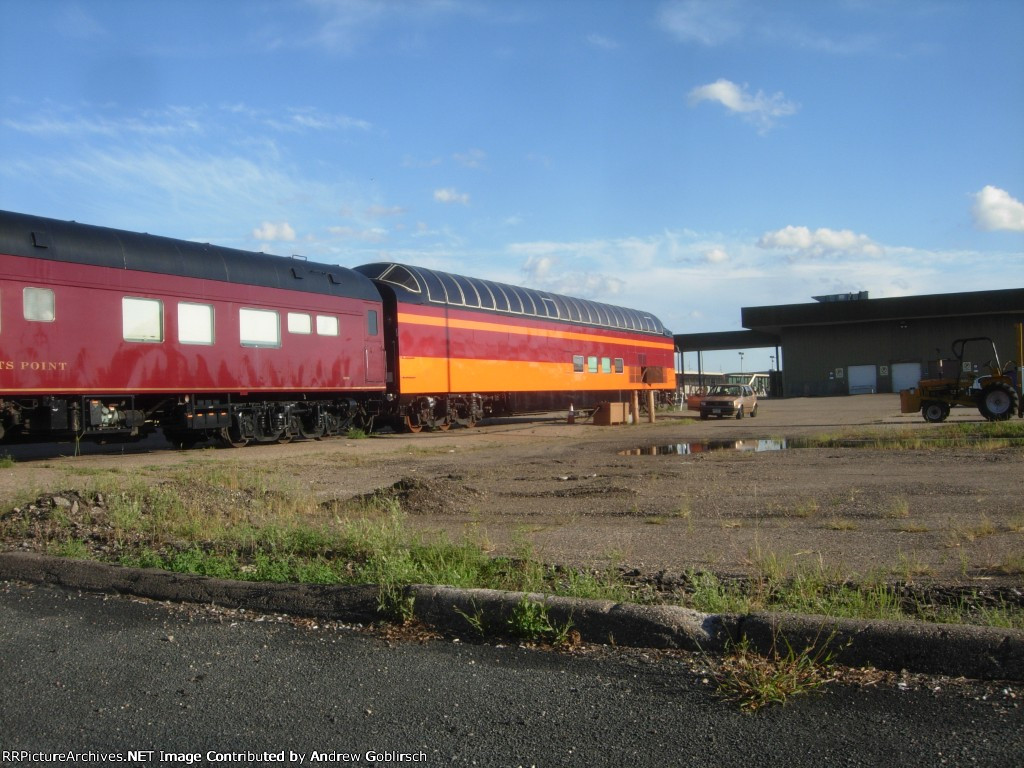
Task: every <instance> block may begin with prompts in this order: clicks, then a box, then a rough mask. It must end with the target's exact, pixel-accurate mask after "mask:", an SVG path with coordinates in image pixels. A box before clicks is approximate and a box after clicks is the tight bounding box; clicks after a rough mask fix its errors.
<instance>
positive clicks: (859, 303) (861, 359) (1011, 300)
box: [675, 288, 1024, 397]
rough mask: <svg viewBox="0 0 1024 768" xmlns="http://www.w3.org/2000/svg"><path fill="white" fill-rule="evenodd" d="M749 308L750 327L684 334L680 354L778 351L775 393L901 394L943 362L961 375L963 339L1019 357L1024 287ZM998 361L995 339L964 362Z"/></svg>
mask: <svg viewBox="0 0 1024 768" xmlns="http://www.w3.org/2000/svg"><path fill="white" fill-rule="evenodd" d="M740 312H741V322H742V325H743V327H744V328H745V329H747V330H745V331H730V332H725V333H697V334H678V335H676V336H675V342H676V349H677V351H680V352H697V353H698V360H699V359H700V353H701V352H703V351H708V350H721V349H747V348H755V347H775V348H776V353H775V356H774V359H775V360H776V361H778V364H777V366H776V367H777V368H778V369H779V370H777V371H773V372H772V373H771V378H772V384H771V389H772V394H773V395H775V396H782V397H807V396H819V395H852V394H864V393H870V392H899V391H900V390H901V389H907V388H909V387H913V386H915V385H916V384H917V382H918V381H919V380H920V379H921V378H925V377H930V376H938V375H939V372H940V361H944V362H943V363H942V365H943V367H944V371H945V373H946V375H951V373H952V372H953V371H952V367H950V366H951V364H952V363H951V361H953V359H954V355H953V351H952V343H953V341H954V340H955V339H963V338H969V337H977V336H987V337H989V338H991V339H992V340H993V341H994V342H995V344H996V348H997V351H998V354H999V360H1000V362H1001V363H1002V364H1005V363H1006V362H1007V361H1008V360H1013V359H1015V358H1016V355H1017V342H1016V334H1015V327H1014V326H1015V324H1016V323H1021V322H1024V288H1011V289H1006V290H998V291H973V292H970V293H940V294H931V295H924V296H904V297H899V298H889V299H871V298H869V297H868V294H867V293H866V292H861V293H852V294H838V295H833V296H818V297H815V301H814V302H813V303H804V304H783V305H777V306H765V307H743V308H742V309H741V310H740ZM991 358H992V346H991V345H990V344H985V343H975V342H972V343H970V344H968V345H967V348H966V352H965V359H964V362H963V365H964V367H965V368H966V367H968V366H970V369H971V370H978V369H980V368H983V367H985V366H986V365H987V363H988V361H989V360H990V359H991ZM1020 362H1021V361H1017V363H1018V364H1020Z"/></svg>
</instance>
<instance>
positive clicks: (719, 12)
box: [658, 0, 743, 46]
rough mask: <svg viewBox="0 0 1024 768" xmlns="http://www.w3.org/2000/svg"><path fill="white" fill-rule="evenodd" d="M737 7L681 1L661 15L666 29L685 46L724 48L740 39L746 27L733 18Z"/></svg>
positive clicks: (721, 1) (703, 0) (723, 0)
mask: <svg viewBox="0 0 1024 768" xmlns="http://www.w3.org/2000/svg"><path fill="white" fill-rule="evenodd" d="M733 7H734V3H731V2H728V1H727V0H717V1H714V2H708V0H681V2H673V3H667V4H666V5H664V6H663V7H662V9H661V11H660V13H659V14H658V22H659V23H660V24H661V26H662V28H663V29H665V30H666V31H668V32H669V33H670V34H672V35H674V36H675V37H677V38H679V39H680V40H682V41H683V42H685V43H690V42H695V43H701V44H702V45H706V46H715V45H720V44H722V43H724V42H726V41H727V40H731V39H732V38H734V37H737V36H739V35H740V34H741V33H742V31H743V25H742V23H741V22H740V21H739V20H738V19H737V18H736V17H735V16H734V14H733V12H732V11H733Z"/></svg>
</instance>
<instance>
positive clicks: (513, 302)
mask: <svg viewBox="0 0 1024 768" xmlns="http://www.w3.org/2000/svg"><path fill="white" fill-rule="evenodd" d="M505 295H506V296H508V311H509V312H512V313H513V314H516V315H521V314H523V313H524V312H525V311H526V308H525V307H524V306H523V297H522V295H521V294H520V293H519V290H518V289H517V288H516V287H515V286H514V285H506V286H505Z"/></svg>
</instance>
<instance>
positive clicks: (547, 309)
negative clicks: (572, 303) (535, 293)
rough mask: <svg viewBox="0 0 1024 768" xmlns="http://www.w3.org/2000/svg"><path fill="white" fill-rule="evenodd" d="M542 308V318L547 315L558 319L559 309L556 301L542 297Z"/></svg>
mask: <svg viewBox="0 0 1024 768" xmlns="http://www.w3.org/2000/svg"><path fill="white" fill-rule="evenodd" d="M540 301H541V306H540V307H538V308H539V309H541V310H542V312H541V316H542V317H543V316H544V315H547V316H548V317H558V307H557V306H555V300H554V299H549V298H548V297H547V296H541V297H540Z"/></svg>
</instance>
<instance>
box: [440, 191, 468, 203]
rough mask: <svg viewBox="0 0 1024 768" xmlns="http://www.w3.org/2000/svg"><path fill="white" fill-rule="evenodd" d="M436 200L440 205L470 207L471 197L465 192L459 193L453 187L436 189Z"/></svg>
mask: <svg viewBox="0 0 1024 768" xmlns="http://www.w3.org/2000/svg"><path fill="white" fill-rule="evenodd" d="M434 200H435V201H436V202H438V203H445V204H448V203H462V205H469V195H467V194H466V193H465V192H459V191H458V190H456V189H454V188H452V187H445V188H444V189H435V190H434Z"/></svg>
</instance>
